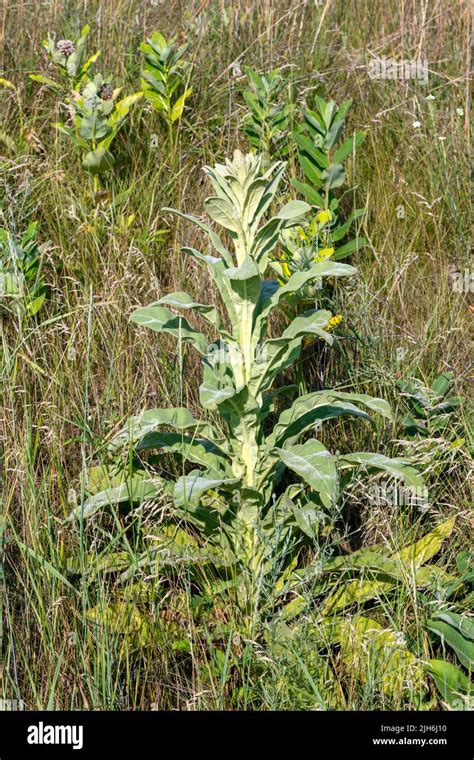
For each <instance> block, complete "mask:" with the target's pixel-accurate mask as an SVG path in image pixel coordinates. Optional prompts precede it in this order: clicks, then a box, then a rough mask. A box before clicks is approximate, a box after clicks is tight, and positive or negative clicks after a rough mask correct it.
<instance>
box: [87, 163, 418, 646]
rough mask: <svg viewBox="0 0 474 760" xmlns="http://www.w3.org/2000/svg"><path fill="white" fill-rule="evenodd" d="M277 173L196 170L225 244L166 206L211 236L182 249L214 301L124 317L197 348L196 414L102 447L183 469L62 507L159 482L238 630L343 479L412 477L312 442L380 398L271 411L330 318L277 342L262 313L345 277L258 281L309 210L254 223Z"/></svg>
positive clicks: (136, 492)
mask: <svg viewBox="0 0 474 760" xmlns="http://www.w3.org/2000/svg"><path fill="white" fill-rule="evenodd" d="M284 169H285V165H284V164H283V163H281V162H277V163H275V164H273V165H272V166H270V167H269V168H268V169H266V170H265V171H264V170H263V169H262V158H261V157H260V156H258V155H256V154H249V155H243V154H242V153H240V152H239V151H236V152H235V154H234V158H233V160H232V161H231V160H226V162H225V163H224V164H218V165H216V166H215V167H213V168H211V167H206V168H205V173H206V175H207V176H208V177H209V179H210V181H211V184H212V188H213V191H214V195H212V196H211V197H209V198H208V199H207V200H206V201H205V204H204V205H205V210H206V213H207V215H208V217H209V218H210V219H211V220H212V221H213V222H214V223H215V224H217V225H218V226H219V227H221V228H223V229H224V230H225V231H226V233H227V235H228V238H229V241H230V242H231V249H229V247H228V246H227V245H226V243H225V242H224V240H223V239H222V237H221V236H220V235H219V234H218V233H217V232H216V230H215V229H214V227H211V226H209V225H208V224H206V223H205V222H203V221H202V220H201V219H199V218H198V217H196V216H192V215H189V214H183V213H181V212H177V211H173V210H172V209H166V210H167V211H173V213H176V214H178V215H180V216H182V217H184V218H185V219H187V220H189V221H191V222H193V223H194V224H196V225H197V226H198V227H199V228H200V229H201V230H203V231H204V232H205V233H206V235H207V236H208V238H209V242H210V243H211V244H212V246H213V247H214V248H215V251H216V254H215V255H210V254H208V253H201V252H200V251H198V250H196V249H195V248H191V247H185V248H183V251H184V253H186V254H187V255H189V256H191V257H192V258H193V259H194V260H195V261H197V262H198V263H199V264H201V265H203V266H204V267H206V269H207V271H208V273H209V275H210V277H211V278H212V280H213V282H214V284H215V286H216V288H217V290H218V292H219V293H220V296H221V299H222V305H221V307H218V305H217V304H204V303H197V302H196V301H195V300H194V299H193V297H192V296H191V295H189V294H188V293H185V292H181V291H179V292H175V293H170V294H168V295H166V296H164V297H163V298H160V299H159V300H158V301H157V302H155V303H153V304H151V305H149V306H145V307H143V308H139V309H137V310H136V311H134V312H133V314H132V316H131V320H132V322H134V323H135V324H137V325H141V326H145V327H147V328H149V329H151V330H153V331H155V332H157V333H159V334H170V335H172V336H174V337H175V338H176V339H177V340H178V342H179V345H180V346H181V347H182V346H184V344H190V345H191V346H192V347H193V348H194V349H195V350H196V351H197V352H198V353H199V354H200V355H201V357H202V367H203V378H202V383H201V385H200V388H199V398H200V403H201V406H202V408H203V412H204V414H203V417H202V418H200V419H197V418H195V417H193V416H192V415H191V413H190V412H189V411H188V410H187V409H186V408H183V407H177V408H172V409H152V410H148V411H143V412H139V413H138V414H137V415H136V416H134V417H132V418H131V419H130V420H129V422H128V423H127V424H126V425H125V427H124V428H123V430H122V431H121V432H120V433H118V434H117V435H116V436H115V437H114V438H113V440H112V442H111V443H110V447H109V448H110V452H111V454H113V455H114V456H115V457H117V455H118V454H119V453H120V452H121V451H122V452H125V455H126V458H127V460H128V462H130V461H131V459H130V452H131V453H132V460H133V459H136V458H138V460H139V459H140V457H142V456H143V454H144V452H146V451H152V450H161V451H163V452H166V453H168V454H171V455H172V456H177V457H178V459H179V461H180V462H182V466H183V468H184V472H183V474H182V476H181V477H179V478H178V479H177V480H176V481H170V480H169V479H168V478H166V475H165V471H164V470H163V471H161V472H159V473H158V474H157V475H154V474H153V473H151V474H149V475H148V477H144V476H143V475H140V476H139V479H138V480H137V479H136V478H135V479H134V478H133V477H132V479H131V483H132V490H130V488H129V490H128V491H127V480H126V479H125V480H124V482H122V483H121V484H120V486H118V487H117V485H115V486H114V487H112V488H111V489H110V490H109V491H107V490H106V491H105V492H99V493H96V494H94V495H91V497H90V498H89V499H88V500H87V501H86V502H85V503H84V504H82V505H80V506H78V507H77V508H76V509H75V510H74V512H73V514H72V516H73V517H74V518H78V519H79V520H80V521H82V520H83V519H84V518H86V517H89V516H90V515H92V514H93V513H95V512H97V510H98V509H99V508H102V509H103V508H104V507H105V506H106V505H107V504H112V505H113V504H116V503H117V502H127V501H128V502H130V501H132V502H133V501H143V500H146V499H150V498H152V496H151V494H152V493H153V491H154V492H155V495H156V494H157V493H159V492H160V491H162V490H163V489H164V490H165V492H167V493H168V494H169V496H170V498H171V499H172V501H173V503H174V508H175V517H176V518H177V519H179V520H180V521H182V522H181V525H184V526H188V527H189V528H190V529H191V533H192V534H193V535H197V536H199V537H200V538H199V540H198V541H197V543H196V541H195V539H191V538H190V539H189V540H188V541H187V542H185V543H186V555H187V557H188V559H189V561H190V562H193V552H197V554H196V557H195V559H196V558H197V557H200V558H201V560H203V559H204V560H205V561H206V564H207V566H209V565H210V566H212V567H214V568H215V570H214V571H213V572H214V581H213V582H215V583H216V584H218V585H219V583H220V582H221V581H219V573H220V572H221V571H222V570H223V569H226V572H227V573H230V574H231V576H232V583H231V584H230V585H229V589H231V591H232V592H233V593H234V594H235V595H236V598H237V604H238V607H239V609H241V610H242V611H243V613H244V615H245V620H246V625H247V633H249V632H250V629H251V628H252V626H253V625H254V624H255V620H254V617H253V613H254V612H255V606H256V605H258V604H261V606H262V607H263V608H265V605H266V604H267V605H269V607H267V613H268V612H269V609H270V608H271V607H272V602H271V601H270V598H271V594H272V592H273V590H274V587H275V582H276V581H277V579H276V578H275V567H276V566H278V564H279V563H282V562H283V566H282V567H281V572H283V571H284V569H285V565H288V568H290V569H295V567H296V565H297V561H298V560H297V557H298V551H297V550H298V547H300V546H302V542H303V541H304V539H305V538H306V539H309V540H313V541H314V540H315V539H316V537H317V536H318V533H319V531H320V530H321V529H322V527H323V526H325V525H326V526H327V525H328V524H329V525H330V524H332V522H333V521H334V520H335V519H336V516H337V515H338V513H339V512H338V510H339V504H340V499H341V495H342V493H343V492H344V489H345V488H346V487H347V484H348V482H349V481H350V480H351V478H352V477H353V476H358V477H359V476H360V475H361V473H362V472H363V471H365V472H367V473H380V472H385V473H389V474H390V475H391V476H392V477H394V478H396V479H401V480H402V481H403V482H404V483H405V484H406V485H407V487H408V488H416V487H419V486H420V485H421V483H422V480H421V478H420V475H419V474H418V472H417V471H416V470H415V469H414V467H412V466H411V464H410V463H409V462H408V461H406V460H403V459H391V458H389V457H386V456H383V455H381V454H377V453H371V452H365V451H359V452H355V453H346V454H339V453H331V451H329V450H328V449H327V448H326V446H324V444H323V443H322V442H321V441H320V440H318V438H317V437H316V436H315V426H316V425H317V424H322V423H324V422H326V421H328V420H331V419H337V418H339V417H341V416H351V417H356V418H360V419H361V420H363V421H366V422H370V423H371V424H374V422H373V419H372V417H371V416H370V412H375V413H376V414H380V415H381V416H382V417H385V418H387V419H390V417H391V413H390V408H389V405H388V403H387V402H386V401H384V400H382V399H380V398H375V397H372V396H369V395H365V394H357V393H346V392H343V391H336V390H331V389H325V390H322V391H317V392H311V393H307V394H306V395H304V396H302V397H300V398H297V399H296V400H295V401H294V402H293V405H292V406H290V407H288V408H283V409H282V410H281V413H280V414H279V416H278V415H277V416H276V417H274V413H275V410H276V406H277V403H278V399H285V398H287V397H288V396H289V395H290V394H291V393H293V392H294V388H292V387H288V386H287V385H283V386H278V385H276V382H275V381H276V380H277V378H278V377H279V375H281V374H282V373H283V372H285V371H286V370H288V369H289V368H290V367H291V366H292V364H293V363H294V361H295V360H296V359H297V358H298V356H299V353H300V350H301V344H302V341H303V340H304V339H305V337H307V336H317V337H318V338H319V339H321V340H323V341H325V342H326V343H328V344H331V343H332V341H333V338H332V336H331V334H330V332H329V328H330V322H331V319H332V316H333V315H332V314H331V313H330V312H329V311H326V310H318V309H309V310H307V311H305V312H304V313H302V314H300V315H298V316H297V317H295V318H294V319H292V321H291V322H290V324H288V325H287V326H286V327H285V328H284V329H283V331H282V333H281V335H280V336H278V337H273V338H270V337H269V336H268V322H269V318H270V316H271V315H272V312H274V311H275V310H276V309H278V307H281V306H282V305H284V304H285V302H286V301H287V299H289V298H291V297H292V296H293V294H294V293H296V292H298V291H299V290H300V289H301V288H302V287H303V286H304V285H305V284H306V283H307V282H311V281H313V280H315V279H316V278H319V277H325V278H339V277H350V276H353V275H355V273H356V270H355V269H354V268H353V267H352V266H349V265H347V264H342V263H339V262H335V261H331V260H328V259H327V260H325V261H318V262H315V263H312V265H311V267H310V268H309V269H307V270H305V271H301V272H297V273H295V274H294V275H292V277H290V279H289V280H288V282H287V283H286V284H285V285H283V286H282V285H280V284H279V283H278V281H277V280H274V279H267V278H266V271H267V267H268V262H269V257H270V255H271V253H272V251H273V250H274V248H275V246H276V245H277V243H278V240H279V236H280V234H281V233H282V231H283V230H285V229H288V228H291V227H294V226H295V225H297V224H299V223H300V222H301V219H302V217H303V216H304V215H305V214H306V213H307V212H308V211H309V210H310V207H309V205H308V204H307V203H305V202H304V201H294V200H293V201H289V202H288V203H286V204H285V205H284V206H282V207H281V208H279V209H278V210H277V211H276V212H275V213H274V215H273V216H272V217H271V218H269V219H267V220H265V216H266V214H267V212H268V211H269V210H270V208H273V206H274V204H275V203H277V190H278V186H279V183H280V181H281V179H282V177H283V172H284ZM182 311H184V312H187V313H192V312H195V313H197V314H199V315H201V317H202V318H203V319H205V320H206V321H207V322H208V323H209V325H210V327H211V330H212V331H213V333H214V334H215V335H217V337H215V338H212V339H209V338H208V337H207V336H206V335H205V334H204V333H202V332H199V331H198V330H197V329H196V328H195V327H193V326H192V325H191V324H190V323H189V322H188V320H187V319H186V318H185V317H184V316H181V315H180V312H182ZM180 350H182V349H180ZM284 406H286V405H284ZM206 417H208V418H209V419H206ZM301 439H303V442H302V443H299V441H300V440H301ZM141 466H142V467H143V465H141ZM190 467H191V468H190ZM144 490H146V493H145V494H143V495H140V494H141V492H143V491H144ZM180 530H181V532H183V529H180ZM184 534H185V535H186V533H185V531H184ZM183 540H184V539H183ZM178 543H179V546H178V544H176V543H174V540H173V539H172V540H171V542H168V543H167V547H166V551H171V552H173V551H174V549H175V550H176V551H177V552H182V543H181V539H180V541H179V542H178ZM289 546H291V547H292V551H291V552H288V547H289ZM173 547H174V548H173ZM285 552H286V554H285ZM157 556H159V555H157ZM285 557H286V559H285ZM282 558H283V559H282ZM290 559H291V560H292V561H291V563H290ZM277 560H278V561H277ZM288 568H287V569H288ZM289 571H290V570H289V569H288V572H289ZM280 583H282V581H280ZM211 586H212V584H211ZM207 590H208V592H210V588H209V586H208V589H207Z"/></svg>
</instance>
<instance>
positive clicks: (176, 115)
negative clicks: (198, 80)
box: [171, 87, 192, 121]
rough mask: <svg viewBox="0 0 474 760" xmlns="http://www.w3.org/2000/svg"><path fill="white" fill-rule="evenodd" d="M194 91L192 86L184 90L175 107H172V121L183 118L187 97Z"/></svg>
mask: <svg viewBox="0 0 474 760" xmlns="http://www.w3.org/2000/svg"><path fill="white" fill-rule="evenodd" d="M191 93H192V87H189V88H188V89H187V90H186V92H183V94H182V95H181V97H180V98H178V100H177V101H176V103H175V104H174V106H173V108H172V109H171V121H177V120H178V119H180V118H181V116H182V113H183V111H184V105H185V102H186V99H187V98H188V97H189V96H190V95H191Z"/></svg>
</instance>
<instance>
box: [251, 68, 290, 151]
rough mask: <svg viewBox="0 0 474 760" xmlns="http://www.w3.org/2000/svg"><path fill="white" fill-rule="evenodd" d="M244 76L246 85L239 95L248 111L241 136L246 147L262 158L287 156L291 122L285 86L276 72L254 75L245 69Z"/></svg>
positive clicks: (255, 73) (252, 70)
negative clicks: (243, 135) (246, 141)
mask: <svg viewBox="0 0 474 760" xmlns="http://www.w3.org/2000/svg"><path fill="white" fill-rule="evenodd" d="M245 73H246V75H247V82H248V85H249V89H248V90H244V92H243V96H244V100H245V102H246V104H247V108H248V113H247V115H246V116H245V119H244V132H245V135H246V136H247V139H248V141H249V144H250V146H251V147H252V148H254V149H255V150H256V151H257V152H259V153H262V154H263V155H264V156H265V157H266V158H269V157H273V158H282V157H283V156H285V155H286V154H287V153H288V139H287V138H288V134H289V129H290V121H291V105H290V103H289V102H288V100H285V99H284V97H283V92H284V90H285V89H286V88H287V86H288V83H287V82H286V81H285V79H284V78H283V76H282V74H281V72H280V70H279V69H274V70H273V71H270V72H268V73H267V74H258V73H257V72H256V71H255V70H254V69H252V68H251V67H250V66H248V67H247V68H246V69H245Z"/></svg>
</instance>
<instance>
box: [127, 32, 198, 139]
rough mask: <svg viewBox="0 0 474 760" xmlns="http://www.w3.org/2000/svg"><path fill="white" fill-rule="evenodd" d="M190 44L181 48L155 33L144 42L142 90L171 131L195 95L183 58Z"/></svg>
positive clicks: (187, 66) (187, 62)
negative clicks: (191, 97) (188, 101)
mask: <svg viewBox="0 0 474 760" xmlns="http://www.w3.org/2000/svg"><path fill="white" fill-rule="evenodd" d="M187 49H188V45H187V44H185V45H178V43H177V42H176V40H175V39H174V38H172V39H168V40H167V39H166V38H165V37H164V36H163V35H162V34H161V32H153V34H152V35H151V37H149V39H147V40H146V42H142V44H141V45H140V50H141V52H142V53H143V56H144V59H145V61H144V66H143V70H142V81H141V87H142V90H143V93H144V95H145V98H146V100H147V101H148V102H149V103H150V105H151V106H152V107H153V109H154V110H155V111H157V112H158V113H159V114H160V115H161V116H162V117H163V118H164V120H165V122H166V124H167V125H168V128H169V130H171V129H172V125H173V124H174V123H175V122H178V121H179V120H180V119H181V117H182V115H183V111H184V108H185V106H186V101H187V99H188V98H189V96H190V95H191V93H192V87H189V86H188V83H189V73H190V63H189V61H187V60H185V58H184V56H185V53H186V51H187Z"/></svg>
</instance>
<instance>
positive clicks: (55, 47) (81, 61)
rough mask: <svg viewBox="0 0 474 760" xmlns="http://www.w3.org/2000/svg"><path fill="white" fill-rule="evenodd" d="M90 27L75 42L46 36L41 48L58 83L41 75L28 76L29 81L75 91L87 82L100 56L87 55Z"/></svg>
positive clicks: (55, 88)
mask: <svg viewBox="0 0 474 760" xmlns="http://www.w3.org/2000/svg"><path fill="white" fill-rule="evenodd" d="M89 32H90V26H89V25H88V24H87V25H86V26H84V28H83V29H82V30H81V33H80V35H79V37H78V38H77V39H75V40H69V39H60V40H56V39H55V37H53V36H52V35H50V34H48V38H47V39H46V40H43V47H44V48H45V50H46V51H47V53H48V57H49V59H50V61H51V62H52V64H53V65H54V66H55V67H56V69H57V71H58V74H59V81H58V80H56V79H51V77H47V76H44V75H43V74H30V79H33V80H34V81H35V82H39V83H40V84H44V85H47V86H48V87H52V88H53V89H54V90H58V91H60V90H64V89H65V90H67V91H71V90H77V89H78V88H79V87H80V86H81V85H83V84H84V83H85V82H87V81H89V70H90V68H91V66H92V65H93V64H94V63H95V61H96V60H97V59H98V57H99V56H100V51H99V52H96V53H93V54H92V55H90V56H88V55H87V42H88V37H89Z"/></svg>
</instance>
